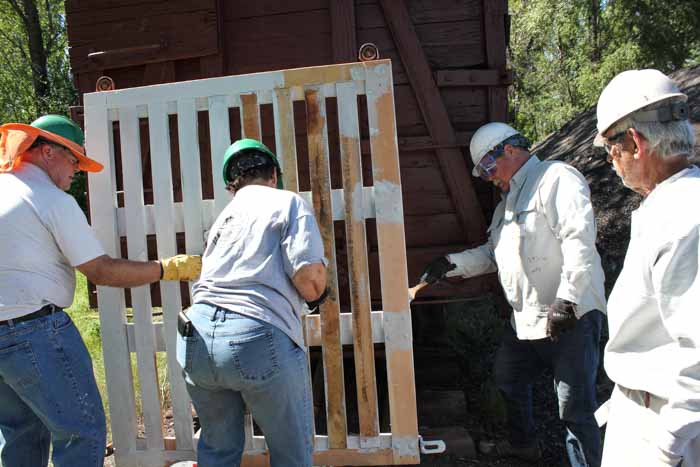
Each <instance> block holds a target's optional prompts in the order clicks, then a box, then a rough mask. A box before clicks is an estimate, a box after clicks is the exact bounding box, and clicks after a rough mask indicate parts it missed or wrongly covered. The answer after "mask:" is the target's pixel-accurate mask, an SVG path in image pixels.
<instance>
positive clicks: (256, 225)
mask: <svg viewBox="0 0 700 467" xmlns="http://www.w3.org/2000/svg"><path fill="white" fill-rule="evenodd" d="M314 263H323V264H324V265H325V264H326V259H325V258H324V256H323V239H322V238H321V233H320V232H319V229H318V225H317V224H316V218H315V217H314V214H313V211H312V210H311V208H310V207H309V206H307V204H306V202H304V200H303V199H302V198H301V197H300V196H299V195H297V194H296V193H292V192H291V191H285V190H278V189H275V188H269V187H266V186H262V185H248V186H245V187H243V188H241V189H240V190H239V191H238V192H237V193H236V196H235V197H234V198H233V199H232V200H231V202H230V203H229V204H228V206H226V208H224V210H223V211H222V212H221V214H220V215H219V217H218V218H217V219H216V222H214V225H213V226H212V228H211V231H210V232H209V238H208V239H207V246H206V247H205V249H204V256H203V257H202V274H201V275H200V276H199V280H198V281H197V282H196V283H195V284H194V287H193V291H192V296H193V298H194V302H195V303H210V304H212V305H215V306H219V307H221V308H225V309H227V310H231V311H234V312H237V313H240V314H242V315H246V316H250V317H252V318H255V319H259V320H262V321H265V322H266V323H270V324H272V325H273V326H275V327H277V328H278V329H281V330H282V331H284V332H285V333H286V334H287V335H288V336H289V337H290V338H291V339H292V340H293V341H294V342H296V343H297V344H298V345H299V346H300V347H302V348H304V338H303V335H302V326H301V316H302V313H303V312H304V311H305V309H306V307H305V305H304V299H303V298H302V297H301V295H299V292H297V290H296V288H295V287H294V284H293V283H292V277H294V274H296V272H297V271H299V269H301V268H302V267H304V266H306V265H309V264H314Z"/></svg>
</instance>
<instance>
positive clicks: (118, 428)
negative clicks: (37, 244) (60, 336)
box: [85, 94, 136, 467]
mask: <svg viewBox="0 0 700 467" xmlns="http://www.w3.org/2000/svg"><path fill="white" fill-rule="evenodd" d="M104 100H105V97H104V96H101V95H99V94H92V95H90V96H88V97H86V98H85V133H86V135H87V136H88V138H87V140H86V149H87V152H88V154H90V156H91V157H93V158H94V159H95V160H97V161H99V162H100V163H101V164H102V165H104V169H103V170H102V172H98V173H90V174H89V175H88V176H89V180H90V219H91V221H92V226H93V229H94V230H95V233H96V234H97V238H98V239H99V240H100V243H101V244H102V246H103V247H104V248H105V251H106V253H107V254H108V255H110V256H112V257H118V256H120V254H119V236H118V235H117V190H116V181H115V180H116V171H115V165H114V142H113V134H112V122H111V121H109V119H108V117H107V106H106V102H104ZM97 300H98V303H99V311H100V329H101V336H102V352H103V355H104V365H105V372H106V375H107V381H108V382H109V384H107V396H108V397H109V406H110V418H111V426H112V440H113V442H114V444H115V445H117V446H119V451H118V452H115V459H116V461H117V462H118V464H119V465H120V466H124V467H135V466H136V462H135V461H134V460H133V459H132V458H130V456H131V455H132V454H133V452H134V451H135V450H136V402H135V398H134V382H133V374H132V371H131V358H130V353H129V347H128V341H127V335H126V316H125V313H124V310H125V308H126V306H125V302H124V291H123V290H121V289H117V288H114V287H105V286H97Z"/></svg>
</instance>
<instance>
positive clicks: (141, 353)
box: [119, 107, 163, 449]
mask: <svg viewBox="0 0 700 467" xmlns="http://www.w3.org/2000/svg"><path fill="white" fill-rule="evenodd" d="M119 136H120V141H121V148H122V172H123V173H124V207H125V211H126V231H127V249H128V254H129V259H131V260H136V261H145V260H147V259H148V251H147V248H146V229H145V223H144V201H143V173H142V170H141V147H140V144H141V138H140V136H139V120H138V113H137V111H136V108H135V107H125V108H122V109H120V111H119ZM131 305H132V307H133V310H134V311H133V313H134V331H135V336H136V362H137V364H138V373H139V383H140V387H141V406H142V411H143V423H144V431H145V435H146V446H147V448H148V449H163V421H162V420H163V417H162V414H161V401H160V392H159V391H158V387H159V384H158V369H157V367H156V347H155V335H154V331H153V320H152V317H151V292H150V287H149V286H147V285H144V286H141V287H132V288H131Z"/></svg>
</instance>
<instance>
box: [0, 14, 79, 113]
mask: <svg viewBox="0 0 700 467" xmlns="http://www.w3.org/2000/svg"><path fill="white" fill-rule="evenodd" d="M0 54H2V57H3V66H2V67H1V68H0V121H1V122H3V123H4V122H22V123H28V122H31V121H32V120H34V119H35V118H37V117H38V116H40V115H42V114H45V113H58V114H64V115H65V114H66V113H67V112H68V106H69V105H71V104H72V103H73V102H74V101H75V98H76V92H75V89H74V87H73V83H72V77H71V74H70V66H69V60H68V39H67V37H66V23H65V12H64V4H63V0H44V1H43V2H38V1H36V0H0Z"/></svg>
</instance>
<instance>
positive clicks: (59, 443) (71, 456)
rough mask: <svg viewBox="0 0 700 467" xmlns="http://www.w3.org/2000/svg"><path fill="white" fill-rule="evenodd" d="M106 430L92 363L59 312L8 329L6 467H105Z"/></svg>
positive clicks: (4, 328)
mask: <svg viewBox="0 0 700 467" xmlns="http://www.w3.org/2000/svg"><path fill="white" fill-rule="evenodd" d="M105 438H106V425H105V414H104V410H103V408H102V399H101V398H100V393H99V391H98V389H97V384H96V383H95V376H94V374H93V371H92V361H91V359H90V355H89V354H88V351H87V348H86V347H85V344H84V342H83V340H82V338H81V337H80V334H79V333H78V330H77V329H76V327H75V325H74V324H73V322H72V321H71V319H70V316H68V315H67V314H66V313H65V312H64V311H62V310H61V309H59V308H57V309H56V311H54V312H53V313H52V314H50V315H48V316H44V317H41V318H36V319H32V320H29V321H22V322H18V323H16V324H15V323H9V324H3V325H1V326H0V464H2V465H3V466H4V467H42V466H43V467H45V466H46V465H48V459H49V443H51V444H52V445H53V455H52V461H53V465H54V467H98V466H99V467H102V464H103V460H104V453H105V442H106V441H105Z"/></svg>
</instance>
